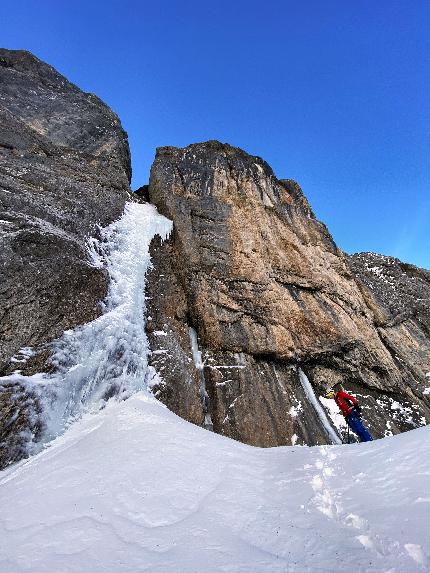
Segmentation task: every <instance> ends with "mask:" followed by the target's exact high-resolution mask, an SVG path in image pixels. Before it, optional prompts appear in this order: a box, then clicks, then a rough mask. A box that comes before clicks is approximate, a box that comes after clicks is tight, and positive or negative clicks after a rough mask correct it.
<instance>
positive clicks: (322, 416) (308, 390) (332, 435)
mask: <svg viewBox="0 0 430 573" xmlns="http://www.w3.org/2000/svg"><path fill="white" fill-rule="evenodd" d="M298 370H299V378H300V382H301V385H302V387H303V390H304V392H305V394H306V397H307V399H308V400H309V402H310V404H311V405H312V407H313V409H314V410H315V413H316V415H317V416H318V419H319V421H320V422H321V425H322V427H323V429H324V431H325V433H326V434H327V436H328V437H329V439H330V441H331V442H332V444H341V443H342V440H341V439H340V438H339V436H338V435H337V434H336V432H335V430H334V429H333V427H332V425H331V424H330V422H329V419H328V418H327V414H326V413H325V410H324V409H323V407H322V406H321V404H320V403H319V401H318V398H317V397H316V395H315V392H314V389H313V388H312V384H311V383H310V382H309V379H308V377H307V376H306V374H305V373H304V372H303V370H302V369H301V368H299V369H298Z"/></svg>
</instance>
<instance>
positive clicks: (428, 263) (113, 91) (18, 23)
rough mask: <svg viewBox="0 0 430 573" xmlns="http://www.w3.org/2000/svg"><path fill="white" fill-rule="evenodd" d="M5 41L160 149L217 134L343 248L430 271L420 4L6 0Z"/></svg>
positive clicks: (426, 21) (426, 52) (425, 56)
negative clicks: (267, 171)
mask: <svg viewBox="0 0 430 573" xmlns="http://www.w3.org/2000/svg"><path fill="white" fill-rule="evenodd" d="M0 25H1V28H0V29H1V35H0V38H1V41H0V44H1V45H2V46H4V47H8V48H16V49H18V48H21V49H27V50H31V51H32V52H34V53H35V54H36V55H37V56H38V57H40V58H41V59H43V60H45V61H48V62H49V63H50V64H52V65H53V66H54V67H56V68H57V69H58V70H59V71H60V72H61V73H63V74H64V75H66V76H67V77H68V78H69V79H70V80H71V81H73V82H74V83H76V84H78V85H79V86H80V87H81V88H82V89H83V90H85V91H90V92H94V93H96V94H97V95H99V96H100V97H101V98H102V99H103V100H104V101H106V102H107V103H108V104H109V105H110V106H111V107H112V108H113V109H114V110H115V111H116V112H117V113H118V115H119V116H120V118H121V120H122V123H123V125H124V127H125V129H126V130H127V132H128V134H129V139H130V145H131V151H132V157H133V170H134V177H133V185H134V187H135V188H136V187H138V186H139V185H141V184H144V183H146V182H147V181H148V177H149V168H150V165H151V162H152V160H153V157H154V153H155V148H156V147H158V146H162V145H175V146H184V145H187V144H189V143H193V142H197V141H204V140H207V139H219V140H221V141H225V142H228V143H231V144H233V145H236V146H239V147H242V148H243V149H245V150H246V151H248V152H249V153H252V154H254V155H259V156H261V157H263V158H264V159H265V160H266V161H268V163H270V164H271V165H272V167H273V168H274V170H275V173H276V174H277V175H278V177H283V178H293V179H296V180H297V181H298V182H299V183H300V184H301V185H302V187H303V190H304V192H305V194H306V195H307V197H308V199H309V200H310V202H311V204H312V207H313V209H314V211H315V212H316V214H317V216H318V217H319V218H320V219H321V220H323V221H324V222H325V223H326V224H327V225H328V227H329V229H330V231H331V232H332V234H333V236H334V238H335V240H336V242H337V243H338V245H339V246H340V247H341V248H343V249H344V250H346V251H347V252H356V251H364V250H369V251H375V252H380V253H383V254H388V255H394V256H398V257H400V258H401V259H403V260H405V261H408V262H412V263H414V264H417V265H420V266H424V267H426V268H430V232H429V231H430V194H429V188H430V161H429V160H430V97H429V94H430V34H429V30H430V3H429V2H428V1H421V0H403V1H397V0H378V1H375V0H356V1H355V2H352V1H350V2H348V1H345V0H303V1H299V0H296V1H291V0H284V1H281V0H279V1H278V0H267V1H266V2H262V1H261V0H260V1H258V2H257V1H255V0H230V1H228V2H227V1H225V0H217V1H216V2H214V1H212V2H209V1H205V0H200V1H197V0H191V1H186V0H182V1H181V2H180V1H173V0H160V1H159V0H156V1H154V0H152V1H151V2H149V1H146V0H143V1H140V2H138V1H134V0H121V1H119V0H118V1H117V0H104V1H103V2H101V1H98V0H93V1H89V0H87V1H86V2H83V1H81V0H73V1H72V0H69V1H58V0H56V1H52V0H37V1H36V0H25V1H24V0H15V1H14V2H13V3H9V4H8V7H7V11H6V10H3V11H2V13H1V15H0Z"/></svg>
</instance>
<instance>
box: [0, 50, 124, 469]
mask: <svg viewBox="0 0 430 573" xmlns="http://www.w3.org/2000/svg"><path fill="white" fill-rule="evenodd" d="M0 86H1V88H0V203H1V214H0V237H1V249H0V268H1V275H2V276H1V282H0V339H1V344H0V373H1V374H3V375H4V374H7V373H9V372H11V371H12V370H15V369H17V368H19V369H21V370H22V372H23V373H25V374H32V373H34V372H36V371H38V372H40V371H44V370H45V371H46V369H47V368H49V362H48V360H47V359H48V357H49V351H47V349H46V347H45V345H46V343H47V342H49V341H51V340H53V339H54V338H56V337H58V336H60V335H61V334H62V333H63V332H64V331H65V330H67V329H70V328H73V327H74V326H76V325H78V324H82V323H85V322H88V321H90V320H92V319H93V318H95V317H96V316H98V314H99V313H100V309H99V301H100V300H101V299H103V297H104V295H105V292H106V287H107V279H106V276H105V274H104V272H103V271H101V270H100V269H96V268H94V267H93V266H91V265H90V264H89V261H88V255H87V250H86V246H85V245H86V240H87V239H88V237H89V236H90V235H94V234H95V233H96V232H97V225H102V226H103V225H106V224H108V223H110V222H111V221H112V220H114V219H116V218H117V217H118V216H120V214H121V213H122V211H123V207H124V203H125V201H126V199H127V197H129V179H130V175H131V168H130V153H129V147H128V142H127V135H126V133H125V132H124V131H123V129H122V127H121V124H120V122H119V120H118V118H117V116H116V115H115V114H114V113H113V112H112V111H111V110H110V109H109V108H108V107H107V106H106V105H105V104H104V103H103V102H102V101H100V100H99V98H97V97H96V96H94V95H93V94H87V93H83V92H82V91H81V90H79V89H78V88H77V87H76V86H74V85H73V84H71V83H70V82H68V81H67V80H66V79H65V78H64V77H63V76H61V75H60V74H59V73H58V72H56V71H55V70H54V69H53V68H52V67H51V66H49V65H47V64H45V63H43V62H41V61H40V60H38V59H37V58H36V57H34V56H33V55H32V54H30V53H28V52H22V51H9V50H4V49H1V50H0ZM23 347H24V348H25V347H32V349H33V351H32V353H31V357H29V356H30V354H29V353H27V354H26V352H25V351H23V352H21V349H22V348H23ZM12 386H13V385H11V384H10V383H8V384H3V385H2V386H1V392H0V417H1V432H2V433H1V442H2V448H3V449H2V451H1V452H0V464H1V463H2V462H3V463H4V461H5V459H16V457H19V456H20V453H19V448H18V449H17V448H16V447H14V448H12V450H14V452H15V453H14V452H11V450H10V448H9V450H8V449H7V447H6V446H5V443H6V442H7V440H8V439H9V438H11V432H12V433H13V431H14V430H13V428H15V430H16V432H15V433H18V434H23V433H25V431H24V430H25V428H27V429H28V428H29V424H30V425H31V424H33V425H34V416H32V415H31V412H33V413H34V411H37V404H36V405H35V404H34V397H32V396H29V395H28V393H26V392H25V389H23V388H21V387H16V388H15V387H12ZM30 419H32V420H33V421H32V422H31V423H30V422H29V420H30ZM31 431H32V432H33V433H35V432H37V428H34V427H33V428H32V429H31ZM15 437H16V436H15ZM11 439H12V438H11ZM13 439H14V440H15V438H13ZM6 450H7V451H6ZM11 456H12V458H11Z"/></svg>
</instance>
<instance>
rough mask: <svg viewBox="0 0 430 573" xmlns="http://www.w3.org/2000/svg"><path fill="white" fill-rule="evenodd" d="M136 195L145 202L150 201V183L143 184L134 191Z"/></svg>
mask: <svg viewBox="0 0 430 573" xmlns="http://www.w3.org/2000/svg"><path fill="white" fill-rule="evenodd" d="M134 195H135V196H136V197H139V199H141V200H142V201H144V202H145V203H149V185H142V187H139V189H136V191H135V192H134Z"/></svg>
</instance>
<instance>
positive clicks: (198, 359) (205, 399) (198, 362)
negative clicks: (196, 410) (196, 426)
mask: <svg viewBox="0 0 430 573" xmlns="http://www.w3.org/2000/svg"><path fill="white" fill-rule="evenodd" d="M190 341H191V350H192V352H193V359H194V364H195V367H196V370H197V372H198V374H199V378H200V396H201V400H202V405H203V412H204V414H205V421H204V427H205V428H206V429H207V430H211V431H213V423H212V418H211V415H210V413H209V395H208V393H207V391H206V380H205V375H204V372H203V368H204V364H203V360H202V353H201V352H200V350H199V345H198V342H197V332H196V331H195V330H194V328H192V327H190Z"/></svg>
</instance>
